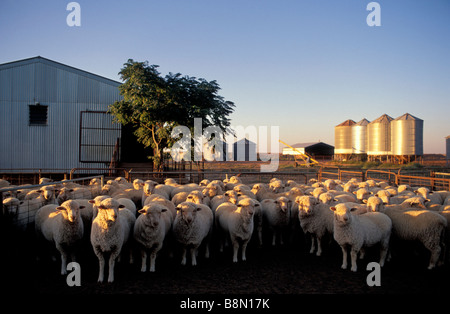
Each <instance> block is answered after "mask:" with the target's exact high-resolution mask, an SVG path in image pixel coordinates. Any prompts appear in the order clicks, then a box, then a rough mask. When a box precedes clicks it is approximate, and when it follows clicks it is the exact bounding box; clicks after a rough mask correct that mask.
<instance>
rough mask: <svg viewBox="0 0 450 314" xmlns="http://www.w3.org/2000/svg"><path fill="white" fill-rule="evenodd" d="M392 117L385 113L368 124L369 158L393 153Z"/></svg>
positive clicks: (372, 158) (380, 157)
mask: <svg viewBox="0 0 450 314" xmlns="http://www.w3.org/2000/svg"><path fill="white" fill-rule="evenodd" d="M392 120H393V118H392V117H390V116H388V115H387V114H383V115H382V116H381V117H379V118H377V119H375V120H373V121H372V122H370V123H369V124H368V125H367V155H368V159H369V160H376V159H382V158H383V156H389V155H391V121H392Z"/></svg>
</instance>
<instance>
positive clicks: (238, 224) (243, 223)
mask: <svg viewBox="0 0 450 314" xmlns="http://www.w3.org/2000/svg"><path fill="white" fill-rule="evenodd" d="M259 206H260V204H259V202H257V201H256V200H253V199H251V198H245V199H243V200H240V201H239V202H238V204H237V205H235V204H232V203H229V202H225V203H223V204H221V205H219V207H217V209H216V215H215V225H216V227H217V230H218V231H219V232H220V234H221V238H222V239H221V240H222V242H221V247H220V250H221V251H223V243H224V240H225V238H226V237H229V238H230V240H231V243H232V245H233V262H234V263H236V262H237V261H238V258H237V255H238V250H239V245H240V246H241V254H242V260H243V261H245V260H246V259H247V257H246V249H247V244H248V242H249V241H250V239H251V237H252V234H253V229H254V222H253V217H254V213H255V207H259Z"/></svg>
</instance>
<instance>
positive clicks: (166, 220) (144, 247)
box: [133, 203, 173, 272]
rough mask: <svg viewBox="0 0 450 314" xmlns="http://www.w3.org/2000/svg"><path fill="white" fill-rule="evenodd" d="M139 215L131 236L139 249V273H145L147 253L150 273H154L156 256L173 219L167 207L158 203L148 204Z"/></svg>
mask: <svg viewBox="0 0 450 314" xmlns="http://www.w3.org/2000/svg"><path fill="white" fill-rule="evenodd" d="M139 213H140V214H141V215H139V217H138V218H137V219H136V223H135V224H134V232H133V235H134V239H135V240H136V242H137V243H138V244H140V247H141V259H142V265H141V272H146V271H147V251H150V272H154V271H155V261H156V256H157V254H158V252H159V251H160V250H161V248H162V247H163V243H164V239H165V238H166V236H167V234H168V233H169V231H170V229H171V227H172V220H173V217H172V214H171V213H170V211H169V210H168V209H167V207H165V206H164V205H161V204H159V203H150V204H149V205H146V206H144V208H142V209H140V210H139Z"/></svg>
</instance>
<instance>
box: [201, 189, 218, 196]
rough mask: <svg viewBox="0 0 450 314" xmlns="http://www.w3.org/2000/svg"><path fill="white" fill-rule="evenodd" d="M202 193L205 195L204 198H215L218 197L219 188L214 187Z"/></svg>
mask: <svg viewBox="0 0 450 314" xmlns="http://www.w3.org/2000/svg"><path fill="white" fill-rule="evenodd" d="M202 193H203V196H204V197H211V198H213V197H214V196H216V195H217V188H216V187H214V186H209V187H206V188H204V189H203V191H202Z"/></svg>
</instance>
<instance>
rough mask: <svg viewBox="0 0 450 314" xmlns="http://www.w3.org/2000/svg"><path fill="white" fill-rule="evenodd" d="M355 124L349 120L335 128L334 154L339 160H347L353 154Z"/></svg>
mask: <svg viewBox="0 0 450 314" xmlns="http://www.w3.org/2000/svg"><path fill="white" fill-rule="evenodd" d="M355 123H356V122H355V121H353V120H351V119H348V120H346V121H344V122H342V123H341V124H339V125H337V126H335V128H334V154H335V155H336V159H338V160H347V159H349V158H350V156H351V155H352V154H353V148H352V126H353V125H354V124H355Z"/></svg>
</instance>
